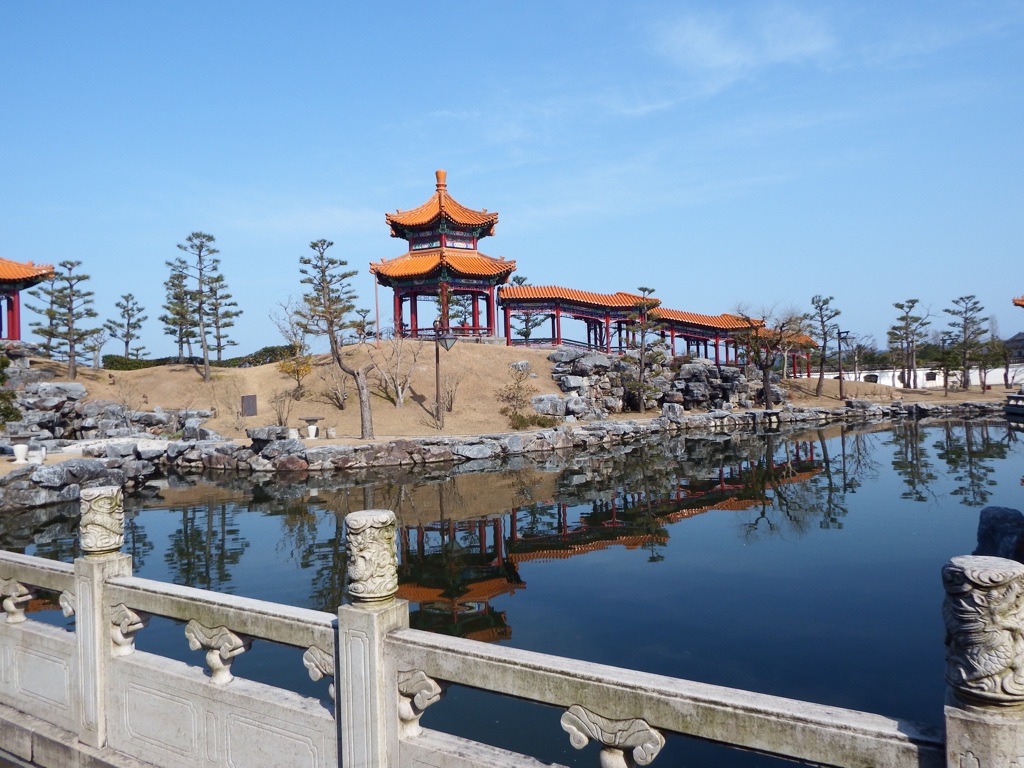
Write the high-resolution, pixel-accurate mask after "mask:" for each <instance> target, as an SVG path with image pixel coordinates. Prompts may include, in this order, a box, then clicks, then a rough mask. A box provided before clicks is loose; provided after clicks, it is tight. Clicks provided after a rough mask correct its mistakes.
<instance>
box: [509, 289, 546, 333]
mask: <svg viewBox="0 0 1024 768" xmlns="http://www.w3.org/2000/svg"><path fill="white" fill-rule="evenodd" d="M529 284H530V281H529V279H528V278H527V277H526V275H516V276H515V277H513V278H512V285H529ZM549 317H550V315H540V314H536V313H533V312H517V313H516V314H514V315H512V319H513V320H515V321H516V322H517V323H519V326H518V327H515V326H513V328H512V330H513V331H515V332H516V334H518V335H519V336H520V337H522V339H523V340H524V341H525V342H526V343H527V344H529V342H530V337H531V336H532V335H533V332H534V330H535V329H537V328H539V327H540V326H541V325H543V324H544V321H546V320H547V319H548V318H549Z"/></svg>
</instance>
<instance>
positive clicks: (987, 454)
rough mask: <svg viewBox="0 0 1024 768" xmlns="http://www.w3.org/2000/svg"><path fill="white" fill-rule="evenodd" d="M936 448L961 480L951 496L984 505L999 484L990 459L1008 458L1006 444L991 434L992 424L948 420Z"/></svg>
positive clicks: (969, 505) (951, 471) (969, 504)
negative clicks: (994, 475)
mask: <svg viewBox="0 0 1024 768" xmlns="http://www.w3.org/2000/svg"><path fill="white" fill-rule="evenodd" d="M934 447H935V450H936V451H937V452H938V453H937V455H938V457H939V458H940V459H942V460H943V461H944V462H946V466H948V467H949V470H950V473H951V475H952V477H953V480H954V481H955V482H957V483H959V485H958V486H957V487H956V488H954V489H953V490H952V491H950V495H951V496H958V497H960V499H961V500H962V501H963V503H964V504H965V505H967V506H968V507H980V506H982V505H983V504H985V503H986V502H987V501H988V499H989V497H990V496H991V495H992V490H991V489H992V488H994V487H995V485H996V481H995V478H994V477H993V473H994V472H995V467H993V466H992V464H991V462H992V460H994V459H1005V458H1006V452H1007V443H1006V442H1003V441H1002V440H1001V439H996V438H994V437H993V436H992V434H991V425H990V423H989V422H987V421H981V422H972V421H963V422H951V421H947V422H945V423H943V425H942V432H941V439H939V440H937V441H936V442H935V445H934Z"/></svg>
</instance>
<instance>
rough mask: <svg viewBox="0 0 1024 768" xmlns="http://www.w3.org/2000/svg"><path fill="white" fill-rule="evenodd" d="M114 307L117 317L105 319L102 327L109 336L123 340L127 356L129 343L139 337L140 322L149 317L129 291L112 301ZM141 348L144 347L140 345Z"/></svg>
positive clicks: (129, 349)
mask: <svg viewBox="0 0 1024 768" xmlns="http://www.w3.org/2000/svg"><path fill="white" fill-rule="evenodd" d="M114 307H115V308H116V309H117V310H118V311H119V313H120V315H119V318H118V319H116V320H107V321H106V322H105V323H104V324H103V328H104V330H106V332H107V333H109V334H110V338H112V339H119V340H121V341H123V342H124V356H125V358H127V357H128V354H129V352H130V351H131V343H132V342H133V341H135V340H136V339H137V338H139V330H140V329H141V328H142V324H143V323H144V322H145V321H146V320H148V319H149V318H148V317H147V316H146V315H144V314H142V313H143V312H144V311H145V309H144V308H143V307H141V306H140V305H139V303H138V302H137V301H136V300H135V296H134V295H133V294H130V293H126V294H124V295H122V296H121V300H120V301H118V302H115V303H114ZM141 349H145V347H140V350H141Z"/></svg>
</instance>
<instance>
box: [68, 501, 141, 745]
mask: <svg viewBox="0 0 1024 768" xmlns="http://www.w3.org/2000/svg"><path fill="white" fill-rule="evenodd" d="M81 505H82V520H81V523H80V524H79V539H80V543H81V546H82V551H83V552H84V553H85V557H80V558H78V559H76V560H75V639H76V641H77V643H78V665H77V666H78V680H77V687H78V697H77V698H78V701H77V706H78V708H79V713H78V714H79V717H78V739H79V741H81V742H82V743H84V744H88V745H89V746H91V747H102V746H104V745H105V744H106V742H107V713H106V699H107V696H106V686H107V665H108V664H109V662H110V658H111V656H112V642H111V639H110V627H111V617H110V607H109V606H107V605H106V601H105V600H104V587H105V585H106V581H107V579H109V578H112V577H115V576H131V574H132V559H131V556H130V555H122V554H121V553H120V552H119V549H120V547H121V544H122V543H123V541H124V497H123V495H122V493H121V489H120V487H117V486H108V487H103V488H83V489H82V492H81Z"/></svg>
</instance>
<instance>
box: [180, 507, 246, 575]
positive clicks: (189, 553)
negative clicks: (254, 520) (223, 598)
mask: <svg viewBox="0 0 1024 768" xmlns="http://www.w3.org/2000/svg"><path fill="white" fill-rule="evenodd" d="M171 511H172V512H176V513H179V514H181V527H180V528H178V529H177V530H176V531H175V532H174V533H172V534H171V537H170V539H171V546H170V549H169V550H168V551H167V554H166V555H165V557H164V560H165V561H166V563H167V567H168V570H169V571H170V573H171V580H172V581H173V582H174V583H175V584H182V585H185V586H189V587H199V588H201V589H210V590H215V591H223V592H231V591H233V589H232V588H231V586H230V582H231V578H232V575H231V568H232V566H235V565H237V564H238V562H239V561H240V560H241V558H242V554H243V553H244V552H245V550H246V549H247V548H248V547H249V541H248V540H247V539H246V538H245V537H244V536H242V533H241V529H240V528H239V526H238V525H237V523H236V520H235V517H236V514H235V506H234V504H230V505H229V504H226V503H213V502H211V503H208V504H205V505H203V506H187V507H182V508H180V509H175V510H171Z"/></svg>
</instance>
